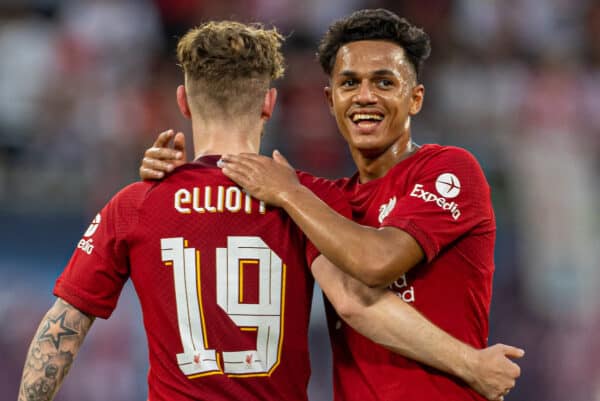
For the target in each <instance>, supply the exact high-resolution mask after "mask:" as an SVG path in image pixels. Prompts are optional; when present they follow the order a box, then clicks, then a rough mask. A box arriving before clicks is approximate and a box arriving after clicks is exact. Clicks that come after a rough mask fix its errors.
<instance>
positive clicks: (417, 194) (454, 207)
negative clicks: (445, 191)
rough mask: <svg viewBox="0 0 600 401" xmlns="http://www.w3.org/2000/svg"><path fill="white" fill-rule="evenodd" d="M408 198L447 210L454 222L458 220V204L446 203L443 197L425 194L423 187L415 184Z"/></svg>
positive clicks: (430, 193)
mask: <svg viewBox="0 0 600 401" xmlns="http://www.w3.org/2000/svg"><path fill="white" fill-rule="evenodd" d="M410 196H412V197H413V198H419V199H422V200H423V201H424V202H425V203H432V202H433V203H435V204H436V205H437V206H438V207H440V208H442V209H443V210H447V211H448V212H450V214H451V215H452V218H453V219H454V220H458V218H459V217H460V209H459V208H458V203H456V202H454V201H452V202H448V200H447V199H446V198H444V197H443V196H438V195H436V194H434V193H432V192H427V191H425V190H424V189H423V185H421V184H415V187H414V188H413V190H412V192H411V193H410Z"/></svg>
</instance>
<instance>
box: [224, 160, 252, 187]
mask: <svg viewBox="0 0 600 401" xmlns="http://www.w3.org/2000/svg"><path fill="white" fill-rule="evenodd" d="M221 171H222V172H223V174H225V176H226V177H227V178H229V179H230V180H231V181H233V182H235V183H236V184H237V185H239V186H240V187H242V188H246V185H247V184H248V176H247V175H246V173H245V170H244V169H240V168H235V167H234V166H230V165H229V164H224V165H223V167H222V168H221Z"/></svg>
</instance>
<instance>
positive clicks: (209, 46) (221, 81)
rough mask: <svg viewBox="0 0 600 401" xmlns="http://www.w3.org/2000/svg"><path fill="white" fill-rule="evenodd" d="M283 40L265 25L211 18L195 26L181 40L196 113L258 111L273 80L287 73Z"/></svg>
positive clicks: (179, 53) (180, 59)
mask: <svg viewBox="0 0 600 401" xmlns="http://www.w3.org/2000/svg"><path fill="white" fill-rule="evenodd" d="M283 40H284V38H283V37H282V36H281V35H280V34H279V33H278V32H277V30H276V29H275V28H273V29H265V28H264V27H263V26H262V25H261V24H242V23H240V22H235V21H220V22H214V21H213V22H207V23H204V24H202V25H200V26H198V27H196V28H193V29H191V30H190V31H189V32H188V33H186V34H185V35H184V36H183V37H182V38H181V39H180V40H179V43H178V44H177V60H178V62H179V64H180V65H181V67H182V68H183V70H184V72H185V80H186V90H187V92H188V96H189V98H188V99H189V100H191V103H192V104H196V106H198V107H196V109H197V111H198V112H203V110H204V111H206V112H209V113H213V112H217V111H218V112H220V113H223V114H224V115H223V117H227V118H229V117H234V116H237V115H239V114H247V113H249V112H250V113H252V112H257V111H258V110H260V107H261V105H262V100H263V98H264V95H265V93H266V91H267V90H268V89H269V86H270V83H271V81H272V80H275V79H277V78H280V77H281V76H283V72H284V60H283V55H282V53H281V44H282V43H283ZM211 108H212V110H211ZM215 108H216V109H217V110H214V109H215Z"/></svg>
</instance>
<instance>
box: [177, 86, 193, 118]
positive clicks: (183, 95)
mask: <svg viewBox="0 0 600 401" xmlns="http://www.w3.org/2000/svg"><path fill="white" fill-rule="evenodd" d="M177 106H179V111H180V112H181V114H182V115H183V116H184V117H186V118H192V113H191V112H190V104H189V103H188V100H187V92H186V90H185V86H183V85H179V86H178V87H177Z"/></svg>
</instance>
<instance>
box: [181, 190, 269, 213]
mask: <svg viewBox="0 0 600 401" xmlns="http://www.w3.org/2000/svg"><path fill="white" fill-rule="evenodd" d="M173 206H174V207H175V210H177V211H178V212H179V213H182V214H190V213H192V212H195V213H223V212H230V213H238V212H239V211H241V210H243V211H244V212H245V213H247V214H250V213H252V212H253V210H252V198H251V197H250V195H248V194H246V193H243V192H242V190H241V189H240V188H238V187H236V186H230V187H224V186H222V185H219V186H217V187H216V188H215V187H211V186H208V185H207V186H204V187H202V188H200V187H194V188H192V190H191V191H190V190H189V189H186V188H180V189H178V190H177V191H176V192H175V194H174V196H173ZM266 211H267V208H266V205H265V203H264V202H263V201H260V202H259V206H258V213H260V214H265V213H266Z"/></svg>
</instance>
